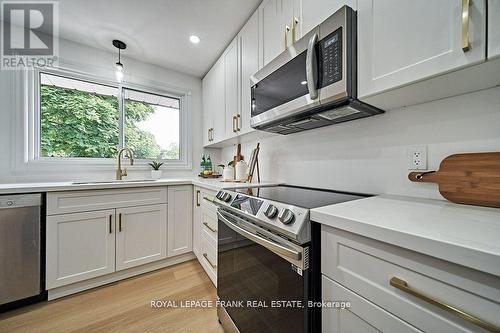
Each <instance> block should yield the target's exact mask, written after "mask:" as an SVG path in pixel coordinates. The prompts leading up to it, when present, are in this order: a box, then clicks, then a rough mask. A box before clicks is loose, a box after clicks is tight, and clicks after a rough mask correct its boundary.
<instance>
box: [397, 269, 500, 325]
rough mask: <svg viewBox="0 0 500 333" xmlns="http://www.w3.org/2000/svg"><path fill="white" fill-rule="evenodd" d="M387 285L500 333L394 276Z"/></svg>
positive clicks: (481, 321)
mask: <svg viewBox="0 0 500 333" xmlns="http://www.w3.org/2000/svg"><path fill="white" fill-rule="evenodd" d="M389 283H390V285H391V286H393V287H395V288H397V289H399V290H402V291H404V292H405V293H408V294H410V295H413V296H415V297H417V298H419V299H421V300H423V301H424V302H427V303H430V304H432V305H434V306H437V307H438V308H440V309H443V310H445V311H447V312H449V313H451V314H452V315H454V316H456V317H459V318H462V319H463V320H466V321H468V322H470V323H473V324H475V325H477V326H479V327H482V328H484V329H485V330H488V331H490V332H496V333H498V332H500V327H496V326H495V325H493V324H491V323H488V322H486V321H484V320H482V319H480V318H478V317H476V316H473V315H471V314H468V313H466V312H464V311H462V310H460V309H458V308H456V307H454V306H452V305H449V304H446V303H444V302H442V301H439V300H437V299H434V298H432V297H430V296H427V295H425V294H422V293H421V292H419V291H417V290H415V289H413V288H411V287H409V286H408V283H407V282H406V281H404V280H401V279H400V278H397V277H395V276H394V277H392V278H391V280H390V281H389Z"/></svg>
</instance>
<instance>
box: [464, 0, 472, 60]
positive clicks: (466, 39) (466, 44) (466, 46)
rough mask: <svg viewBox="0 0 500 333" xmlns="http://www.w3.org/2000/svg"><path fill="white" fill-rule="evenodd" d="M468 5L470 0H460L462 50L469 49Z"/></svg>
mask: <svg viewBox="0 0 500 333" xmlns="http://www.w3.org/2000/svg"><path fill="white" fill-rule="evenodd" d="M469 7H470V0H462V50H463V51H464V52H467V51H469V50H470V42H469V21H470V18H469V15H470V12H469Z"/></svg>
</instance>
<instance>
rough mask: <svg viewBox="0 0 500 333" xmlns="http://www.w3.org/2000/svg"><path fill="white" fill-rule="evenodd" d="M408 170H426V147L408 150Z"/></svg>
mask: <svg viewBox="0 0 500 333" xmlns="http://www.w3.org/2000/svg"><path fill="white" fill-rule="evenodd" d="M408 160H409V164H408V170H427V146H415V147H410V148H408Z"/></svg>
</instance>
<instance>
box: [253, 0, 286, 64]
mask: <svg viewBox="0 0 500 333" xmlns="http://www.w3.org/2000/svg"><path fill="white" fill-rule="evenodd" d="M259 10H260V15H261V18H262V23H261V27H262V32H261V40H262V55H263V61H264V65H266V64H268V63H269V62H270V61H271V60H273V59H274V58H275V57H276V56H277V55H278V54H280V53H281V52H283V51H284V50H285V48H286V44H285V23H284V18H283V8H282V3H281V0H264V1H263V2H262V3H261V5H260V7H259Z"/></svg>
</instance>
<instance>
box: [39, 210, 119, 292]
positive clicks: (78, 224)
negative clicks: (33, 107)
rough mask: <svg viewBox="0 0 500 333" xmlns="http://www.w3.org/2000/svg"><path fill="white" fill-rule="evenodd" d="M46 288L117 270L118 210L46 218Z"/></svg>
mask: <svg viewBox="0 0 500 333" xmlns="http://www.w3.org/2000/svg"><path fill="white" fill-rule="evenodd" d="M46 243H47V249H46V255H47V259H46V271H47V289H52V288H55V287H60V286H63V285H66V284H70V283H74V282H78V281H83V280H87V279H91V278H95V277H98V276H101V275H105V274H108V273H112V272H114V271H115V210H114V209H110V210H100V211H94V212H86V213H73V214H62V215H54V216H47V235H46Z"/></svg>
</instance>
